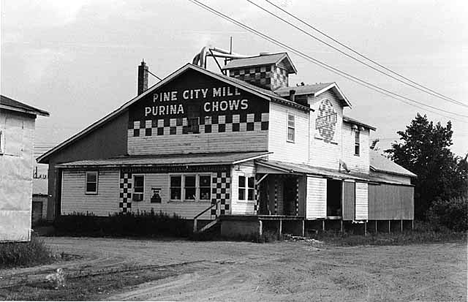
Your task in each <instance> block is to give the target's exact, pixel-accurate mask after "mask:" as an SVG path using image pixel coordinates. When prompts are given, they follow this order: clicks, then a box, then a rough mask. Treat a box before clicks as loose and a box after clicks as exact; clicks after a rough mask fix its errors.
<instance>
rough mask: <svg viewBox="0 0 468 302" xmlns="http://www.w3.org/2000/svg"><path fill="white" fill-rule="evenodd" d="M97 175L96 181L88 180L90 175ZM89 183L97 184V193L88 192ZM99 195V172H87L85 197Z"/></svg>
mask: <svg viewBox="0 0 468 302" xmlns="http://www.w3.org/2000/svg"><path fill="white" fill-rule="evenodd" d="M91 174H95V175H96V181H95V182H90V181H89V180H88V175H91ZM88 183H95V184H96V190H95V191H88ZM98 194H99V171H86V173H85V195H98Z"/></svg>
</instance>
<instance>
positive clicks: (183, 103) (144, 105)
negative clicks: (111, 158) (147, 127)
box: [129, 69, 269, 128]
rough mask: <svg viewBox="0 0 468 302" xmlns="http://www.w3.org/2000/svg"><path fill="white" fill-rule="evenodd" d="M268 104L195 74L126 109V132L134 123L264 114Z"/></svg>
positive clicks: (187, 72) (180, 78) (183, 76)
mask: <svg viewBox="0 0 468 302" xmlns="http://www.w3.org/2000/svg"><path fill="white" fill-rule="evenodd" d="M268 111H269V105H268V100H265V99H263V98H260V97H258V96H256V95H254V94H251V93H248V92H246V91H244V90H242V89H240V88H237V87H235V86H232V85H229V84H228V83H226V82H222V81H219V80H217V79H214V78H212V77H210V76H208V75H205V74H202V73H200V72H197V71H195V70H190V69H189V70H187V71H186V72H184V73H183V74H181V75H180V76H178V77H177V78H176V79H173V80H172V81H170V82H169V83H167V84H166V85H164V86H162V87H160V88H159V89H158V90H156V91H154V92H153V93H150V94H148V95H147V96H145V97H144V98H142V99H141V100H139V101H138V102H137V103H135V104H133V105H132V106H131V108H130V115H129V117H130V118H129V128H133V125H134V122H135V121H140V122H145V121H148V120H166V119H170V118H191V117H192V118H193V117H196V118H200V119H204V118H205V117H213V116H215V117H216V116H220V115H223V116H229V115H232V114H239V115H241V116H242V115H246V114H256V116H257V117H256V118H257V119H258V120H257V121H260V116H261V114H262V113H268Z"/></svg>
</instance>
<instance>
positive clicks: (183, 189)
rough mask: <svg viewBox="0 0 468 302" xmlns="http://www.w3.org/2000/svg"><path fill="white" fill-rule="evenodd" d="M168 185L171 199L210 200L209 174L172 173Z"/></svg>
mask: <svg viewBox="0 0 468 302" xmlns="http://www.w3.org/2000/svg"><path fill="white" fill-rule="evenodd" d="M170 186H171V188H170V191H171V200H172V201H210V200H211V175H199V174H187V175H172V176H171V177H170Z"/></svg>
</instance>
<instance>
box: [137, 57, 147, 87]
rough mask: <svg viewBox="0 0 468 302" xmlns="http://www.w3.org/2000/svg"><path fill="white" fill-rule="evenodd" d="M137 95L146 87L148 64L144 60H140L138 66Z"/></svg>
mask: <svg viewBox="0 0 468 302" xmlns="http://www.w3.org/2000/svg"><path fill="white" fill-rule="evenodd" d="M137 88H138V95H140V94H142V93H143V92H145V91H146V90H147V89H148V66H146V63H145V61H141V64H140V66H138V87H137Z"/></svg>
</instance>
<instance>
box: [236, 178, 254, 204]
mask: <svg viewBox="0 0 468 302" xmlns="http://www.w3.org/2000/svg"><path fill="white" fill-rule="evenodd" d="M239 200H255V178H254V177H245V176H243V175H239Z"/></svg>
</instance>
